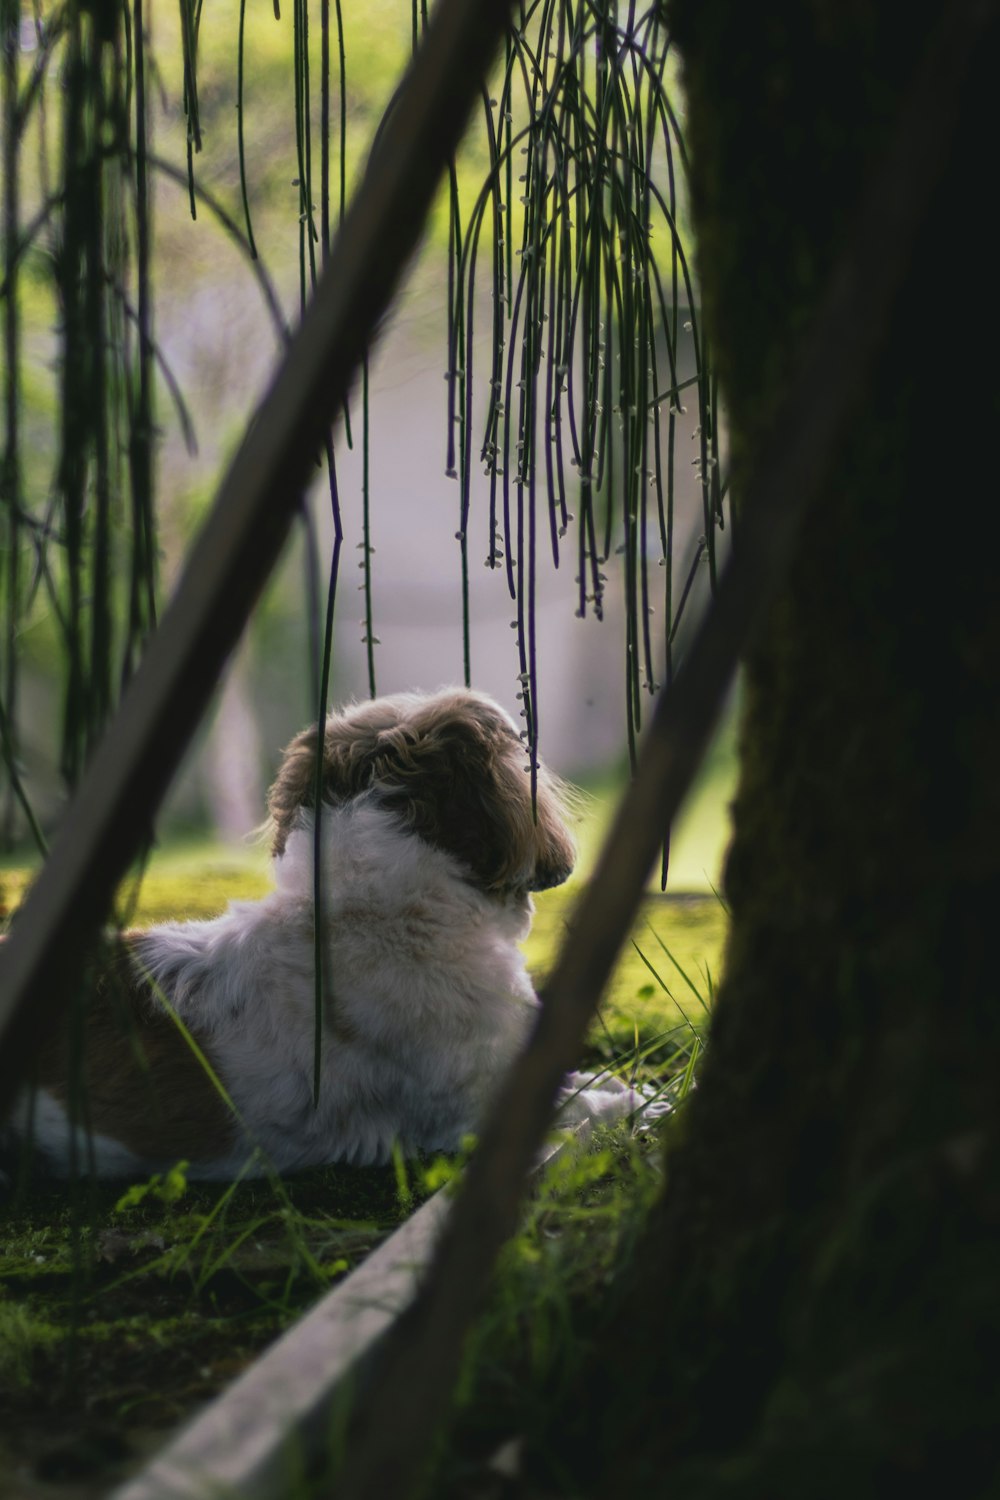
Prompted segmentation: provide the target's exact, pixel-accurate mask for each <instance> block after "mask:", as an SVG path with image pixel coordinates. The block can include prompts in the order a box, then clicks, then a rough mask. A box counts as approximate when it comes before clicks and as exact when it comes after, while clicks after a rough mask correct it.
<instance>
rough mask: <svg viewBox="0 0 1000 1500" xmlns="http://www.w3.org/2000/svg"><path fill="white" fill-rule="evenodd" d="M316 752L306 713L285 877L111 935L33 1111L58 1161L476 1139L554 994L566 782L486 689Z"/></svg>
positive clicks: (587, 1091) (388, 720) (613, 1112)
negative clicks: (529, 752) (528, 950)
mask: <svg viewBox="0 0 1000 1500" xmlns="http://www.w3.org/2000/svg"><path fill="white" fill-rule="evenodd" d="M318 752H319V735H318V731H317V728H316V727H313V728H310V729H306V730H304V731H303V732H302V733H301V734H299V735H297V736H296V737H295V739H293V740H292V742H291V744H290V745H289V746H288V748H287V749H286V751H285V753H284V759H283V761H282V763H281V767H280V769H279V771H278V775H277V778H276V780H275V782H274V784H273V786H272V787H271V790H270V793H269V796H268V809H269V815H270V816H269V822H268V824H266V825H265V827H266V828H267V829H268V830H269V833H270V838H271V847H272V854H273V857H274V875H275V888H274V890H273V891H272V892H271V893H270V894H268V895H266V896H265V897H264V898H263V899H262V900H260V901H256V902H246V901H234V902H233V903H231V905H230V906H229V908H228V910H227V911H226V912H225V913H224V914H223V915H222V916H220V917H216V918H214V919H213V920H210V921H192V922H168V923H164V924H163V925H161V926H157V927H153V928H150V929H148V930H145V931H129V932H126V933H124V934H123V935H121V936H120V937H119V938H118V939H117V940H116V941H115V943H114V944H113V945H112V947H111V948H110V949H109V950H106V951H105V952H104V954H103V956H102V959H101V961H100V963H99V966H98V972H97V977H96V980H93V981H92V983H91V984H90V986H89V999H88V1002H87V1004H86V1006H85V1007H84V1008H82V1009H81V1010H80V1011H79V1013H78V1015H77V1019H76V1021H75V1022H72V1021H71V1022H67V1023H66V1025H65V1026H64V1028H63V1030H62V1031H61V1032H60V1033H59V1034H57V1035H54V1036H53V1037H51V1038H50V1039H49V1040H48V1041H47V1043H46V1045H45V1046H44V1048H43V1050H42V1052H41V1054H40V1056H39V1058H38V1062H37V1067H36V1073H35V1077H34V1080H33V1086H32V1087H31V1088H28V1089H26V1090H25V1092H24V1094H23V1096H22V1098H21V1099H20V1101H19V1103H18V1106H17V1109H16V1111H15V1115H14V1118H13V1122H12V1123H13V1131H14V1134H15V1136H17V1137H20V1138H21V1139H22V1140H30V1141H31V1142H32V1143H33V1147H34V1151H35V1152H36V1154H37V1156H38V1157H40V1159H41V1164H42V1165H43V1167H44V1168H45V1169H46V1170H48V1171H49V1172H51V1173H54V1174H56V1175H67V1174H69V1173H71V1172H76V1171H84V1172H86V1171H89V1172H92V1173H93V1174H95V1175H98V1176H103V1177H130V1178H133V1179H134V1178H136V1177H137V1176H147V1175H149V1174H150V1173H152V1172H154V1171H162V1170H163V1169H165V1168H166V1167H168V1166H170V1165H172V1164H173V1163H175V1162H176V1161H178V1160H180V1159H183V1160H185V1161H187V1162H188V1163H189V1167H188V1175H189V1176H191V1177H194V1178H205V1179H227V1178H233V1177H237V1176H243V1175H256V1174H259V1173H260V1172H262V1171H266V1170H268V1169H269V1168H273V1169H276V1170H277V1171H278V1172H279V1173H288V1172H294V1171H298V1170H300V1169H302V1168H306V1167H311V1166H316V1165H319V1164H321V1163H328V1162H347V1163H352V1164H354V1165H357V1166H365V1165H372V1164H378V1163H384V1162H387V1161H388V1160H390V1158H391V1156H392V1153H393V1152H394V1151H396V1150H401V1151H402V1152H404V1153H405V1154H406V1155H412V1154H416V1153H429V1152H438V1151H441V1152H452V1151H455V1150H456V1149H458V1148H459V1146H460V1145H461V1143H462V1141H463V1139H464V1138H465V1137H467V1136H468V1134H469V1133H470V1132H474V1131H475V1129H476V1127H477V1126H478V1125H479V1123H480V1121H481V1120H482V1118H483V1113H484V1110H485V1109H486V1108H487V1107H488V1105H489V1103H490V1099H491V1097H492V1095H493V1093H494V1092H495V1090H496V1087H497V1084H498V1081H499V1080H500V1078H501V1077H502V1075H503V1072H504V1070H505V1069H506V1068H507V1066H508V1065H509V1063H510V1062H511V1060H512V1059H513V1057H514V1056H515V1055H516V1053H517V1052H518V1050H519V1049H520V1048H521V1046H522V1045H523V1043H524V1041H525V1039H526V1037H527V1035H528V1033H529V1031H530V1029H531V1027H532V1025H533V1023H534V1020H535V1018H536V1015H537V1010H538V1004H539V1002H538V998H537V996H536V994H535V990H534V987H533V985H532V983H531V980H530V978H529V975H528V972H527V969H526V967H525V961H524V958H523V955H522V953H521V951H520V947H519V945H520V944H521V942H522V941H523V940H524V938H525V937H526V936H527V933H528V930H529V928H530V925H531V917H532V912H533V905H532V893H533V892H535V891H541V890H545V889H547V888H548V887H550V886H555V885H559V884H560V883H561V882H563V881H564V880H566V878H567V877H568V876H569V874H570V872H571V870H572V867H573V862H574V858H575V848H574V842H573V838H572V835H571V833H570V829H569V823H568V814H567V792H566V789H565V787H564V786H563V784H562V783H561V782H560V781H559V780H558V779H557V778H556V777H555V776H554V775H552V774H551V773H550V772H549V771H547V770H546V769H545V768H544V767H543V766H539V767H538V768H537V773H536V778H535V783H536V786H535V796H534V799H533V797H532V788H531V783H532V778H531V776H530V775H528V774H526V772H527V771H528V769H529V768H528V765H527V760H526V751H525V747H524V745H523V743H522V741H521V738H520V736H519V734H518V731H517V728H516V726H515V724H514V722H513V721H512V720H511V719H510V718H509V716H508V715H507V714H506V713H505V712H504V711H503V709H501V708H500V707H499V706H498V705H497V704H496V703H495V702H493V701H492V700H491V699H490V698H488V697H486V696H485V695H483V694H482V693H477V692H472V691H468V690H465V689H458V688H449V689H445V690H442V691H440V692H438V693H435V694H432V695H419V694H415V693H403V694H398V695H395V696H392V697H384V698H379V699H374V700H372V701H369V702H361V703H356V704H354V705H352V706H349V707H347V708H345V709H344V710H343V711H342V712H340V713H338V714H335V715H331V717H330V718H328V719H327V721H326V723H325V726H324V734H323V740H322V768H321V771H320V773H319V775H317V756H318ZM317 786H318V787H319V789H320V799H321V803H322V806H321V808H320V837H319V841H318V847H319V859H320V865H321V869H320V875H321V881H320V891H321V899H320V903H319V911H318V915H317V910H316V906H315V902H314V857H315V851H316V846H317V840H316V837H315V820H316V789H317ZM317 921H318V925H319V935H320V942H321V951H322V975H323V991H324V993H323V1003H322V1007H321V1014H320V1025H319V1028H318V1031H317V1025H316V987H315V977H314V976H315V963H316V949H317ZM317 1043H318V1046H319V1058H318V1063H319V1066H318V1095H317V1094H316V1092H315V1083H316V1081H317V1070H316V1061H317V1059H316V1047H317ZM563 1100H564V1107H563V1115H562V1118H563V1122H564V1123H567V1124H572V1123H575V1122H577V1121H579V1120H581V1119H584V1118H596V1119H613V1118H617V1117H619V1116H622V1115H624V1114H627V1113H628V1112H630V1111H633V1110H635V1109H636V1108H637V1107H640V1105H641V1100H640V1098H639V1096H638V1095H637V1094H636V1093H634V1092H633V1091H632V1090H630V1089H629V1088H627V1087H626V1086H625V1085H623V1084H621V1083H619V1082H618V1081H617V1080H616V1079H613V1078H611V1079H604V1080H601V1079H599V1078H595V1077H593V1076H591V1075H570V1076H569V1077H568V1078H567V1080H566V1087H565V1089H564V1093H563Z"/></svg>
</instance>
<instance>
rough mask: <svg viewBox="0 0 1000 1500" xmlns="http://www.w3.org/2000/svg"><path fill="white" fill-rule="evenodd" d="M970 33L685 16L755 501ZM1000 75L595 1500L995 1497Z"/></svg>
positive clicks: (945, 221) (749, 898)
mask: <svg viewBox="0 0 1000 1500" xmlns="http://www.w3.org/2000/svg"><path fill="white" fill-rule="evenodd" d="M938 13H939V8H938V7H937V6H935V5H932V4H927V3H920V4H916V5H915V6H913V7H910V8H909V9H908V10H907V12H906V13H905V18H901V16H900V14H899V13H897V12H896V11H895V9H894V8H893V7H890V6H885V5H877V4H874V3H871V0H868V3H865V0H859V3H850V4H845V3H843V0H778V3H776V4H772V5H768V6H763V7H761V6H747V5H745V4H744V3H743V0H674V3H673V6H672V15H673V22H674V27H675V35H676V38H677V40H678V42H679V43H680V45H681V47H682V50H683V52H684V56H685V60H686V67H687V81H688V88H689V97H690V139H691V142H692V154H693V173H694V191H695V195H696V203H695V207H696V213H697V216H698V229H699V235H700V256H701V279H702V285H703V287H704V289H705V296H706V302H707V312H708V315H709V319H710V326H711V329H712V332H713V334H714V336H715V340H716V348H717V351H718V357H719V362H720V368H721V371H722V375H723V379H724V384H725V390H726V397H727V404H728V410H729V416H730V423H731V433H732V446H733V451H734V456H735V465H736V471H735V472H736V477H737V492H738V479H739V474H740V472H741V470H742V469H744V468H745V464H746V461H747V458H748V457H749V456H750V455H751V454H752V453H753V450H754V444H755V441H756V439H757V437H758V435H759V434H760V433H761V432H762V429H763V427H764V425H765V422H766V418H767V415H768V413H769V412H770V411H771V410H772V409H773V405H774V403H775V401H776V398H777V393H778V391H779V390H780V387H781V381H782V377H783V372H784V371H785V369H786V368H787V362H788V359H789V356H790V353H791V351H792V349H793V348H794V347H795V344H796V341H797V339H798V337H799V336H800V334H801V331H802V329H803V327H804V325H805V323H806V320H807V318H808V315H809V313H810V311H811V309H812V308H813V306H814V305H815V302H816V299H817V296H818V293H819V291H820V288H821V286H822V284H823V281H824V278H825V277H826V275H827V274H828V273H829V271H830V268H831V266H832V264H833V262H834V260H835V258H836V255H837V252H838V249H839V246H840V241H841V234H842V230H843V229H844V227H845V226H846V224H847V223H848V222H849V220H850V216H851V213H852V211H853V205H854V204H855V202H856V199H857V197H858V193H859V190H860V187H861V185H862V182H863V180H864V179H865V177H866V174H867V173H868V172H869V170H870V168H871V165H872V163H873V161H874V160H875V158H876V156H877V153H878V152H879V150H880V147H881V146H882V144H883V142H884V140H885V138H886V133H887V130H888V128H889V127H890V125H891V123H892V120H893V117H894V115H895V112H896V109H897V107H898V105H899V101H900V98H901V95H902V92H903V89H904V87H905V84H906V82H907V80H908V79H909V78H910V76H911V75H912V73H913V71H914V68H915V66H916V64H917V62H918V60H919V59H920V57H921V55H922V54H923V53H924V51H925V50H926V48H927V46H928V42H929V38H930V37H931V35H932V31H933V27H934V23H935V21H936V19H937V16H938ZM989 41H990V45H988V46H984V47H982V48H981V49H980V52H979V54H978V56H977V60H976V63H975V66H974V71H973V76H972V77H971V78H970V80H969V87H968V89H967V90H966V95H965V102H964V106H963V114H962V119H961V122H960V125H959V130H958V140H957V146H956V150H955V152H954V154H953V156H952V158H951V162H950V165H949V168H948V170H947V174H946V178H945V180H944V182H943V183H942V185H941V188H940V191H939V192H938V194H937V196H936V199H935V203H934V210H933V214H932V216H931V219H930V221H929V226H930V227H929V230H928V232H927V233H926V235H925V236H924V237H923V240H922V243H921V244H920V245H919V247H918V251H917V254H916V255H915V257H914V260H913V263H912V267H911V271H910V275H909V278H908V281H907V284H906V287H905V290H904V294H903V297H902V299H901V304H900V305H899V306H898V309H897V312H896V315H895V317H894V320H893V324H892V328H891V333H890V337H889V340H888V344H887V347H886V349H885V351H884V354H883V357H882V358H881V360H880V364H879V367H878V370H877V374H876V379H875V381H874V382H873V384H872V386H871V388H870V389H869V390H868V392H867V394H866V399H865V402H864V405H863V408H862V410H861V413H860V416H859V417H858V419H857V421H856V423H855V426H854V428H853V430H852V432H851V434H850V436H849V440H848V441H847V442H846V443H845V445H844V448H843V451H842V454H841V457H840V461H839V463H838V465H837V467H836V471H835V472H834V473H832V474H831V475H830V479H829V486H828V491H827V495H826V499H825V503H824V504H823V506H822V507H821V511H820V514H819V516H818V517H817V519H816V521H815V522H814V524H813V525H812V527H811V529H810V531H809V534H808V535H806V536H805V538H804V539H803V541H802V544H801V547H800V551H799V555H798V559H797V565H796V568H795V574H794V577H793V579H792V581H791V583H790V585H789V586H788V588H787V589H786V590H785V592H784V594H783V596H782V598H781V599H780V601H779V602H778V604H777V606H776V607H775V608H774V609H773V611H772V613H771V616H770V618H769V621H768V624H767V628H766V630H765V631H764V632H763V633H762V635H761V637H760V638H759V639H758V642H757V644H756V646H755V648H754V650H753V652H752V654H751V656H750V658H749V660H748V662H747V664H746V679H747V692H746V709H745V717H744V724H743V742H742V782H741V786H740V790H739V793H738V797H737V802H736V807H735V826H736V833H735V842H734V845H733V849H732V852H731V856H730V859H729V864H728V871H727V877H726V886H727V891H728V898H729V901H730V903H731V907H732V916H733V925H732V937H731V944H730V950H729V955H728V966H727V973H726V979H725V983H724V986H723V991H722V993H721V995H720V998H719V1003H718V1010H717V1014H716V1017H715V1022H714V1025H713V1031H712V1038H711V1044H710V1049H709V1054H708V1058H707V1061H706V1066H705V1069H704V1073H703V1077H702V1083H701V1087H700V1090H699V1092H698V1095H697V1097H696V1098H695V1099H694V1100H693V1101H692V1104H691V1107H690V1109H689V1112H688V1113H687V1115H686V1117H685V1118H684V1119H683V1120H680V1121H678V1123H677V1127H676V1129H675V1134H674V1137H673V1139H672V1140H671V1141H670V1142H669V1144H668V1186H667V1191H666V1193H665V1196H664V1198H663V1200H662V1202H661V1204H660V1206H659V1209H658V1211H657V1212H656V1213H655V1215H654V1218H653V1220H652V1222H651V1225H650V1227H649V1230H648V1233H647V1238H646V1243H645V1246H644V1254H643V1256H642V1257H641V1259H640V1263H639V1265H638V1267H637V1268H635V1273H634V1274H635V1285H634V1294H633V1296H634V1301H633V1303H632V1305H631V1307H630V1308H629V1310H628V1312H627V1314H626V1315H624V1316H622V1317H621V1318H619V1319H618V1320H617V1321H616V1325H615V1329H614V1338H613V1342H611V1343H610V1344H608V1345H606V1347H605V1348H604V1352H603V1356H602V1360H601V1366H602V1369H601V1374H600V1375H599V1376H597V1377H595V1378H594V1379H593V1380H592V1382H591V1383H590V1385H589V1386H588V1389H587V1391H586V1393H585V1397H584V1399H583V1400H582V1402H581V1407H580V1413H579V1421H578V1422H576V1423H573V1427H574V1439H575V1441H576V1443H577V1444H578V1445H579V1452H580V1454H581V1455H582V1458H581V1459H580V1472H581V1478H580V1480H579V1485H580V1488H581V1489H583V1490H585V1491H586V1492H588V1493H595V1494H596V1493H601V1494H615V1495H629V1496H632V1495H646V1494H650V1493H657V1494H659V1493H667V1492H668V1491H669V1493H671V1494H675V1495H678V1496H680V1495H683V1496H685V1497H690V1496H692V1495H699V1496H700V1495H708V1494H711V1495H715V1494H721V1493H723V1492H724V1493H725V1494H726V1495H735V1494H746V1495H750V1494H753V1495H775V1496H783V1495H793V1494H803V1495H809V1496H811V1497H813V1496H817V1495H819V1496H825V1495H831V1496H833V1495H836V1496H838V1497H839V1496H842V1495H843V1494H844V1493H845V1492H846V1493H849V1494H852V1495H855V1496H856V1495H858V1494H859V1493H863V1494H866V1495H867V1494H879V1495H884V1494H887V1493H890V1492H891V1491H890V1489H889V1488H888V1486H891V1485H892V1484H894V1483H897V1484H898V1483H900V1482H905V1481H906V1479H907V1478H917V1477H919V1478H920V1479H921V1480H922V1481H924V1482H933V1483H936V1484H937V1485H939V1486H940V1487H941V1489H942V1491H944V1492H947V1493H948V1494H954V1493H962V1494H982V1493H986V1492H987V1490H989V1491H990V1492H991V1493H995V1492H996V1491H995V1486H996V1485H997V1483H998V1481H1000V1445H998V1443H997V1438H996V1419H997V1410H998V1407H997V1395H998V1374H997V1372H998V1369H1000V1277H998V1272H997V1266H998V1244H1000V1238H998V1236H1000V1171H998V1167H1000V1159H998V1158H1000V1151H998V1144H1000V1142H998V1113H1000V1082H998V1079H1000V996H998V993H997V991H998V982H997V977H996V976H997V962H996V957H995V954H994V951H993V946H994V945H993V932H994V928H995V924H996V922H997V913H998V911H1000V791H998V788H1000V774H998V772H1000V706H998V702H997V693H996V683H997V668H998V663H1000V589H998V587H997V582H996V562H995V558H994V549H993V544H988V543H987V541H986V538H985V536H984V523H985V520H986V518H987V517H988V514H989V512H990V510H992V508H993V506H994V503H995V497H996V473H995V457H994V446H995V442H994V435H995V431H996V424H997V417H998V411H1000V375H998V372H997V367H996V353H995V349H994V347H993V346H994V343H995V339H996V334H997V329H998V321H997V310H998V309H997V301H998V285H997V282H998V277H997V261H996V248H995V241H994V239H993V236H992V234H990V233H989V232H988V231H987V226H986V213H987V208H986V206H985V205H987V204H988V203H989V201H990V199H991V198H992V196H993V190H992V186H991V184H993V183H994V182H995V122H994V119H993V117H992V105H991V103H990V100H991V98H992V96H993V82H992V78H993V70H994V68H995V63H996V58H997V47H996V42H997V28H996V25H995V22H994V24H993V27H992V30H991V32H990V36H989ZM871 253H872V256H873V257H875V256H877V255H878V254H879V253H880V247H879V246H878V245H872V247H871ZM737 545H738V532H737ZM595 1446H596V1448H597V1450H598V1452H597V1455H596V1457H597V1461H596V1462H595Z"/></svg>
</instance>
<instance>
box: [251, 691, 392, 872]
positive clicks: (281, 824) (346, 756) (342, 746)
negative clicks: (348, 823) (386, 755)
mask: <svg viewBox="0 0 1000 1500" xmlns="http://www.w3.org/2000/svg"><path fill="white" fill-rule="evenodd" d="M318 739H319V726H318V725H316V724H312V725H310V727H309V728H308V729H303V730H302V731H301V733H300V734H297V735H296V736H295V738H294V739H293V740H292V742H291V744H289V745H288V746H286V748H285V752H284V755H283V756H282V761H281V766H280V768H279V770H278V774H277V776H276V777H275V779H274V782H273V784H272V786H271V789H270V791H269V792H268V794H267V810H268V813H269V815H270V830H271V853H272V854H274V855H279V854H283V853H284V851H285V845H286V844H287V842H288V836H289V834H290V833H291V832H292V830H293V829H294V828H295V827H296V825H297V824H298V822H299V814H300V812H301V811H302V809H303V808H306V809H311V808H313V807H314V806H315V805H316V749H317V742H318ZM370 749H371V740H370V736H369V737H367V739H366V737H364V736H361V737H358V736H355V735H344V733H343V728H342V723H341V721H340V720H337V719H328V720H327V723H326V729H325V732H324V735H323V783H322V790H321V796H322V798H323V800H324V802H341V801H344V800H345V799H346V798H348V797H353V796H356V795H357V793H358V792H360V791H363V790H364V788H365V787H366V786H367V785H369V784H370V781H371V773H370V768H369V766H368V765H367V763H366V757H367V752H368V751H369V750H370Z"/></svg>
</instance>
